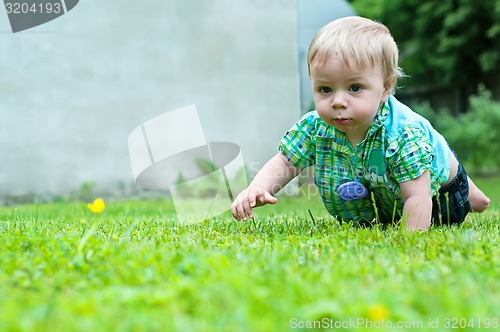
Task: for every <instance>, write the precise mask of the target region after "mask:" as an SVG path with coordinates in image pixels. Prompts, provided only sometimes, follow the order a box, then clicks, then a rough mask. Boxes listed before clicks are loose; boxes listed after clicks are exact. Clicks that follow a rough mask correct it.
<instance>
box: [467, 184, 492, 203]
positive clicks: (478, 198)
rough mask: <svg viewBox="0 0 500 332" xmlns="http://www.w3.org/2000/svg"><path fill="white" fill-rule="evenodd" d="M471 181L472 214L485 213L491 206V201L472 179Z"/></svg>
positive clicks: (470, 200)
mask: <svg viewBox="0 0 500 332" xmlns="http://www.w3.org/2000/svg"><path fill="white" fill-rule="evenodd" d="M467 180H469V202H470V210H471V211H472V212H483V211H484V210H486V208H488V206H489V205H490V199H489V198H488V196H486V195H485V194H484V193H483V192H482V191H481V190H480V189H479V188H478V187H477V186H476V185H475V184H474V182H472V180H471V179H470V177H467Z"/></svg>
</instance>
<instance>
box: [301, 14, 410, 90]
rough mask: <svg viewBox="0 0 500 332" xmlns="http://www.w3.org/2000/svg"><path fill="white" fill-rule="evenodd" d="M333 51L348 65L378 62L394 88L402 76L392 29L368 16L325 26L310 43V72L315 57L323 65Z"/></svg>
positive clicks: (351, 17) (355, 17)
mask: <svg viewBox="0 0 500 332" xmlns="http://www.w3.org/2000/svg"><path fill="white" fill-rule="evenodd" d="M332 55H334V56H337V57H339V59H340V60H341V62H342V63H344V64H345V65H347V66H349V65H351V64H355V65H356V66H358V67H360V68H366V67H373V66H379V67H380V68H381V69H382V72H383V73H384V77H385V81H384V85H385V86H386V87H391V88H394V87H395V86H396V83H397V80H398V78H399V77H402V76H403V71H402V70H401V68H399V66H398V47H397V45H396V42H395V41H394V39H393V38H392V35H391V33H390V31H389V29H388V28H387V27H386V26H385V25H383V24H382V23H378V22H375V21H372V20H370V19H367V18H363V17H359V16H350V17H344V18H340V19H337V20H334V21H332V22H330V23H328V24H327V25H325V26H324V27H322V28H321V29H320V30H319V31H318V33H316V35H315V36H314V38H313V40H312V41H311V45H310V46H309V52H308V56H307V66H308V69H309V76H310V75H311V63H312V62H313V61H318V63H319V64H320V65H321V64H322V63H324V61H326V60H327V58H328V57H329V56H332ZM352 61H354V63H352Z"/></svg>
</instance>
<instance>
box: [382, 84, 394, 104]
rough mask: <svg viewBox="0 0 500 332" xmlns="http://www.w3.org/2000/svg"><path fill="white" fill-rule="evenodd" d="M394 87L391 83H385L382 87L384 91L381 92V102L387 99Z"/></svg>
mask: <svg viewBox="0 0 500 332" xmlns="http://www.w3.org/2000/svg"><path fill="white" fill-rule="evenodd" d="M393 89H394V87H393V86H392V85H386V86H385V87H384V93H383V94H382V102H384V103H385V102H386V101H387V99H389V96H390V95H391V92H392V90H393Z"/></svg>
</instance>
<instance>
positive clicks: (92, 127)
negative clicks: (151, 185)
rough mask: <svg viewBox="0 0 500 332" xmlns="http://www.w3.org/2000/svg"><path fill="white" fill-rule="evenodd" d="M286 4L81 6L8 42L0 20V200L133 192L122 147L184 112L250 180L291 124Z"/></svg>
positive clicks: (289, 12)
mask: <svg viewBox="0 0 500 332" xmlns="http://www.w3.org/2000/svg"><path fill="white" fill-rule="evenodd" d="M296 21H297V12H296V3H295V1H293V0H273V1H270V0H238V1H234V0H191V1H176V0H175V1H174V0H168V1H152V0H149V1H140V2H139V1H136V2H124V1H122V0H108V1H97V0H85V1H80V2H79V4H78V5H77V6H76V7H75V8H74V9H73V10H71V11H70V12H68V13H67V14H65V15H63V16H62V17H60V18H58V19H56V20H54V21H51V22H49V23H47V24H44V25H41V26H39V27H36V28H33V29H30V30H27V31H25V32H20V33H16V34H13V33H12V32H11V31H10V26H9V23H8V19H7V15H6V14H4V13H3V12H1V11H0V32H1V33H0V44H1V47H0V73H1V74H0V197H4V201H5V197H11V198H12V197H26V196H27V195H28V196H29V195H32V196H33V197H37V196H38V195H42V196H43V197H53V196H65V195H69V193H71V192H74V191H78V190H79V189H80V188H81V186H82V185H83V184H85V183H89V182H91V183H94V184H95V187H94V190H95V191H96V192H98V193H100V192H102V193H108V194H117V193H120V191H122V194H123V193H124V192H125V193H126V192H129V191H133V190H134V189H136V187H135V184H134V183H133V178H132V172H131V167H130V162H129V156H128V147H127V137H128V135H129V133H130V132H131V131H132V130H133V129H134V128H135V127H137V126H138V125H140V124H141V123H143V122H144V121H146V120H149V119H151V118H153V117H155V116H157V115H159V114H162V113H164V112H167V111H169V110H173V109H175V108H178V107H181V106H185V105H189V104H196V106H197V108H198V111H199V113H200V118H201V122H202V124H203V128H204V131H205V136H206V138H207V140H208V141H227V142H233V143H236V144H238V145H239V146H240V147H241V149H242V153H243V157H244V159H245V162H246V164H247V166H249V171H250V173H251V174H254V173H255V171H256V170H257V169H258V168H260V167H261V166H262V163H263V162H265V161H266V160H267V159H268V158H269V157H271V156H272V155H274V154H275V153H276V151H277V145H278V142H279V139H280V138H281V136H282V135H283V133H284V132H285V131H286V130H287V129H288V128H289V127H290V126H291V125H292V124H293V123H294V122H295V121H296V120H297V119H298V117H299V114H300V106H299V105H300V102H299V76H298V70H297V50H296V49H297V46H296Z"/></svg>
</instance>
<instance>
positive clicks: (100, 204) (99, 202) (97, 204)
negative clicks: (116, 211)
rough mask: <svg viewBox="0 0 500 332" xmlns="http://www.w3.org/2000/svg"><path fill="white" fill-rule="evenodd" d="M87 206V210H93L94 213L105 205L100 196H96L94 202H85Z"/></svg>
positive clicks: (100, 210)
mask: <svg viewBox="0 0 500 332" xmlns="http://www.w3.org/2000/svg"><path fill="white" fill-rule="evenodd" d="M87 206H88V208H89V210H90V211H92V212H94V213H95V214H98V213H101V212H102V211H104V209H105V207H106V206H105V205H104V201H103V200H102V198H97V199H96V200H94V203H89V204H87Z"/></svg>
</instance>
